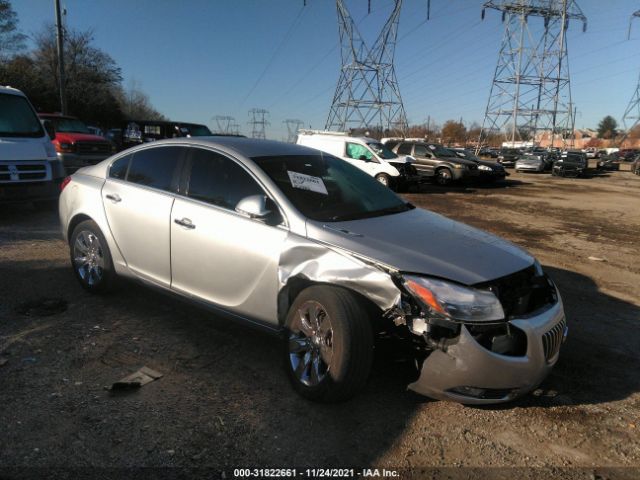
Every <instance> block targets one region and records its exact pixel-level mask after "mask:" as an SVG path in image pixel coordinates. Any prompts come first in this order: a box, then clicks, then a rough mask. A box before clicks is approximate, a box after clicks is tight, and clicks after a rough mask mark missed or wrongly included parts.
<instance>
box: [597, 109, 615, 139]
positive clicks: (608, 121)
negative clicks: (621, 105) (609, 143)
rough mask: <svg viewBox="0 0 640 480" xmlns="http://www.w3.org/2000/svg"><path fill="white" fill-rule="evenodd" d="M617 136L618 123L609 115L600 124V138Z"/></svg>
mask: <svg viewBox="0 0 640 480" xmlns="http://www.w3.org/2000/svg"><path fill="white" fill-rule="evenodd" d="M617 134H618V122H616V119H615V118H613V117H612V116H611V115H607V116H606V117H604V118H603V119H602V120H601V121H600V123H599V124H598V138H607V139H609V138H614V137H615V136H616V135H617Z"/></svg>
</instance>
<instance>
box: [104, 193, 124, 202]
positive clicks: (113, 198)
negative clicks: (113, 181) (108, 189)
mask: <svg viewBox="0 0 640 480" xmlns="http://www.w3.org/2000/svg"><path fill="white" fill-rule="evenodd" d="M106 197H107V200H111V201H112V202H113V203H118V202H121V201H122V199H121V198H120V195H118V194H117V193H108V194H107V195H106Z"/></svg>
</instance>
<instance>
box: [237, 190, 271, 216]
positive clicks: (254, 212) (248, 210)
mask: <svg viewBox="0 0 640 480" xmlns="http://www.w3.org/2000/svg"><path fill="white" fill-rule="evenodd" d="M236 212H238V213H240V214H242V215H246V216H247V217H249V218H265V217H266V216H268V215H270V214H271V210H269V209H267V197H266V196H265V195H250V196H248V197H245V198H243V199H242V200H240V201H239V202H238V205H236Z"/></svg>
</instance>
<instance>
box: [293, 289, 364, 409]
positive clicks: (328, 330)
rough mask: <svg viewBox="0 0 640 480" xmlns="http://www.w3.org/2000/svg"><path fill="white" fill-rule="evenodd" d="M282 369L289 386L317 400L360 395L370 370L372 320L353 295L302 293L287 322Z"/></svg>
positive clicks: (331, 291)
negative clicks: (289, 383) (284, 365)
mask: <svg viewBox="0 0 640 480" xmlns="http://www.w3.org/2000/svg"><path fill="white" fill-rule="evenodd" d="M286 327H287V328H286V335H287V337H286V341H285V348H284V350H285V352H284V353H285V360H286V370H287V375H288V376H289V380H290V381H291V383H292V385H293V388H294V389H295V390H296V391H297V392H298V393H299V394H300V395H302V396H303V397H305V398H308V399H310V400H314V401H319V402H338V401H342V400H347V399H349V398H351V397H353V396H354V395H355V394H356V393H357V392H358V391H360V390H361V389H362V388H363V387H364V385H365V383H366V381H367V378H368V376H369V373H370V371H371V363H372V361H373V331H372V328H371V319H370V318H369V315H368V313H367V311H366V309H365V307H364V305H363V304H362V301H361V300H360V299H358V298H357V297H356V296H355V295H354V294H353V293H351V292H349V291H348V290H345V289H343V288H338V287H330V286H325V285H317V286H312V287H309V288H306V289H305V290H303V291H302V292H301V293H300V294H299V295H298V297H297V298H296V299H295V301H294V302H293V305H291V308H290V309H289V313H288V315H287V319H286Z"/></svg>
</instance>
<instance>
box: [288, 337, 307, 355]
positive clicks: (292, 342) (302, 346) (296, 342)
mask: <svg viewBox="0 0 640 480" xmlns="http://www.w3.org/2000/svg"><path fill="white" fill-rule="evenodd" d="M310 348H311V345H310V342H309V339H308V338H291V339H289V353H302V352H307V351H309V349H310Z"/></svg>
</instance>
